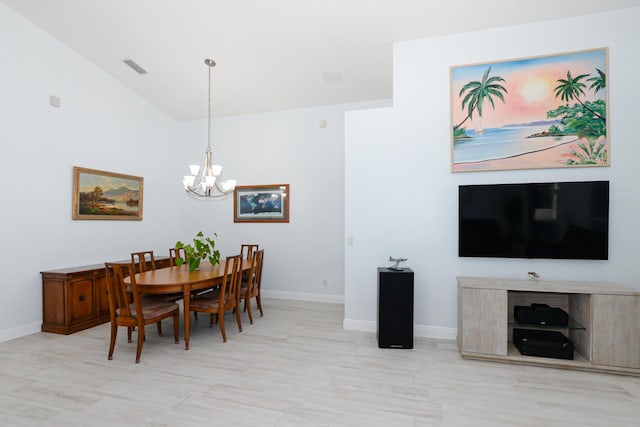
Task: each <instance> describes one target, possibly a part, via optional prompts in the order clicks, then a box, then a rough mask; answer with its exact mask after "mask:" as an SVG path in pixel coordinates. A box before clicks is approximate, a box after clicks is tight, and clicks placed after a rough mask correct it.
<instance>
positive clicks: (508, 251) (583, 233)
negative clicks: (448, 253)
mask: <svg viewBox="0 0 640 427" xmlns="http://www.w3.org/2000/svg"><path fill="white" fill-rule="evenodd" d="M458 195H459V202H458V203H459V205H458V208H459V216H458V255H459V256H461V257H498V258H552V259H601V260H605V259H608V256H609V181H589V182H547V183H528V184H493V185H461V186H460V187H459V194H458Z"/></svg>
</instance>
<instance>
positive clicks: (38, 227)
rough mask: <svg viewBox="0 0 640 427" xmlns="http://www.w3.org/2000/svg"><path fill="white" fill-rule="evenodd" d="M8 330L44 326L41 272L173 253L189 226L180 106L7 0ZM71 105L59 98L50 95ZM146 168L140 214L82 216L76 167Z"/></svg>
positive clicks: (0, 75) (0, 22)
mask: <svg viewBox="0 0 640 427" xmlns="http://www.w3.org/2000/svg"><path fill="white" fill-rule="evenodd" d="M0 57H2V58H3V60H2V67H1V68H0V94H2V102H0V117H1V119H0V143H1V146H2V154H1V157H0V177H1V180H2V187H3V191H2V208H1V209H0V236H1V238H2V241H3V243H2V245H1V247H0V260H2V279H1V280H0V290H1V293H2V301H3V309H2V310H0V341H3V340H5V339H9V338H12V337H15V336H20V335H24V334H26V333H30V332H34V331H38V330H40V324H41V322H42V320H41V319H42V281H41V278H40V271H43V270H50V269H56V268H62V267H72V266H76V265H85V264H98V263H102V262H104V261H107V260H112V261H114V260H121V259H123V258H126V257H127V256H128V254H129V253H130V252H131V251H133V250H144V249H153V250H156V251H161V252H162V253H165V252H166V251H167V250H168V248H169V246H170V242H172V243H173V242H175V240H176V239H177V238H178V237H180V236H181V235H182V233H181V231H180V230H181V229H182V225H181V222H180V221H179V220H180V218H181V216H182V206H181V203H180V202H181V200H182V192H181V185H180V182H179V181H178V180H177V179H176V177H179V176H180V175H181V174H182V168H181V163H184V164H186V163H187V159H186V158H185V159H184V160H182V156H183V154H182V153H181V151H180V147H179V146H177V145H175V144H174V141H175V140H177V138H176V135H177V131H178V128H177V124H176V122H175V121H174V120H173V119H171V118H170V117H168V116H166V115H165V114H164V113H162V112H160V111H159V110H157V109H156V108H155V107H153V106H152V105H150V104H149V103H147V102H146V101H144V100H142V99H141V98H140V97H138V96H137V95H135V94H133V93H132V92H131V91H129V90H128V89H126V88H124V87H123V86H122V85H120V84H119V83H117V82H116V81H114V80H113V79H112V78H110V77H109V76H107V75H105V74H104V73H102V72H101V71H99V70H98V69H96V68H95V67H94V66H93V65H92V64H90V63H88V62H87V61H85V60H84V59H82V58H81V57H80V56H78V55H77V54H76V53H74V52H73V51H71V50H69V49H68V48H66V47H64V46H63V45H61V44H60V43H58V42H57V41H56V40H54V39H53V38H51V37H50V36H48V35H47V34H45V33H43V32H41V31H40V30H38V29H36V28H35V27H34V26H33V25H32V24H30V23H29V22H27V21H26V20H24V19H23V18H21V17H19V16H18V15H16V14H15V13H14V12H12V11H11V10H10V9H8V8H7V7H6V6H4V5H3V4H0ZM50 95H56V96H59V97H60V98H61V107H60V108H54V107H51V106H49V96H50ZM73 166H82V167H88V168H95V169H101V170H107V171H112V172H120V173H125V174H131V175H136V176H142V177H144V210H143V214H144V218H143V220H142V221H72V219H71V203H72V198H71V188H72V168H73Z"/></svg>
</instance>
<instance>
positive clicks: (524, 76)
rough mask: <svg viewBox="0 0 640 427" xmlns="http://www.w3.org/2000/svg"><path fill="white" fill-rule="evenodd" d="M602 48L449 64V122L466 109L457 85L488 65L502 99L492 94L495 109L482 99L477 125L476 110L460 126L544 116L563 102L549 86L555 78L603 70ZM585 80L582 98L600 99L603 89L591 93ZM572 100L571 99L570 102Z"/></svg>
mask: <svg viewBox="0 0 640 427" xmlns="http://www.w3.org/2000/svg"><path fill="white" fill-rule="evenodd" d="M606 61H607V60H606V50H605V49H598V50H591V51H586V52H577V53H570V54H560V55H555V56H545V57H540V58H528V59H520V60H510V61H505V62H495V63H484V64H475V65H463V66H454V67H451V84H452V93H451V99H452V100H451V102H452V104H451V107H452V124H451V125H452V126H454V125H456V124H458V123H460V122H462V121H463V120H464V118H465V117H466V116H467V110H466V106H465V110H464V111H463V110H461V105H462V99H463V98H464V95H463V97H459V96H458V94H459V92H460V89H461V88H462V87H463V86H464V85H465V84H467V83H468V82H470V81H473V80H477V81H480V80H482V76H483V74H484V72H485V71H486V69H487V68H488V67H491V72H490V74H489V75H490V76H500V77H502V78H503V79H504V80H505V81H504V82H499V83H500V84H501V85H502V86H504V87H505V88H506V89H507V93H506V94H504V97H505V102H504V103H503V102H502V101H501V100H500V99H499V98H497V97H495V96H494V97H493V98H494V103H495V110H494V109H493V108H492V107H491V103H489V102H488V101H486V100H485V103H484V105H483V117H482V122H481V125H480V122H479V116H478V113H477V111H474V113H473V121H471V120H467V121H466V122H465V123H464V125H463V127H466V128H467V129H475V128H478V127H482V128H485V129H486V128H494V127H502V126H504V125H507V124H517V123H529V122H533V121H538V120H548V119H547V111H549V110H552V109H554V108H557V107H558V106H559V105H562V104H563V102H562V101H561V100H560V98H557V99H556V98H555V96H554V92H553V89H554V88H555V87H556V86H558V84H559V83H558V79H566V77H567V71H571V75H572V76H573V77H576V76H578V75H580V74H589V77H588V78H590V77H595V76H597V75H598V73H597V71H596V68H598V69H600V70H602V71H603V72H606ZM582 82H583V83H585V84H586V88H585V89H584V90H585V96H584V97H581V98H580V99H581V100H582V101H585V100H589V101H593V100H594V99H604V98H605V91H603V90H601V91H600V92H598V94H597V97H594V94H593V91H592V90H590V89H589V86H590V85H591V82H587V81H586V80H582ZM574 103H575V101H574V102H572V103H571V105H573V104H574Z"/></svg>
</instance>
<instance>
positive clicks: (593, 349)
mask: <svg viewBox="0 0 640 427" xmlns="http://www.w3.org/2000/svg"><path fill="white" fill-rule="evenodd" d="M531 303H544V304H548V305H550V306H553V307H559V308H562V309H563V310H565V311H566V312H567V313H569V318H570V322H569V325H568V326H565V327H558V326H553V327H544V326H532V325H518V324H517V323H516V322H515V319H514V317H513V307H514V306H516V305H529V304H531ZM514 326H515V327H524V328H530V329H533V328H546V329H552V330H559V331H561V332H562V333H563V334H565V335H566V336H567V337H568V338H569V339H571V340H572V341H573V343H574V349H575V351H574V359H573V360H563V359H553V358H545V357H534V356H523V355H521V354H520V352H519V351H518V350H517V349H516V348H515V346H514V345H513V342H512V336H513V327H514ZM458 346H459V348H460V354H461V355H462V357H464V358H468V359H480V360H490V361H495V362H505V363H520V364H527V365H538V366H548V367H554V368H565V369H578V370H585V371H596V372H607V373H614V374H623V375H635V376H640V290H636V289H632V288H627V287H622V286H619V285H615V284H610V283H601V282H577V281H547V280H520V279H498V278H480V277H458Z"/></svg>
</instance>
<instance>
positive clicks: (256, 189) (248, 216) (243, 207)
mask: <svg viewBox="0 0 640 427" xmlns="http://www.w3.org/2000/svg"><path fill="white" fill-rule="evenodd" d="M289 199H290V196H289V184H271V185H246V186H237V187H236V189H235V193H234V198H233V222H289Z"/></svg>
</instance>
